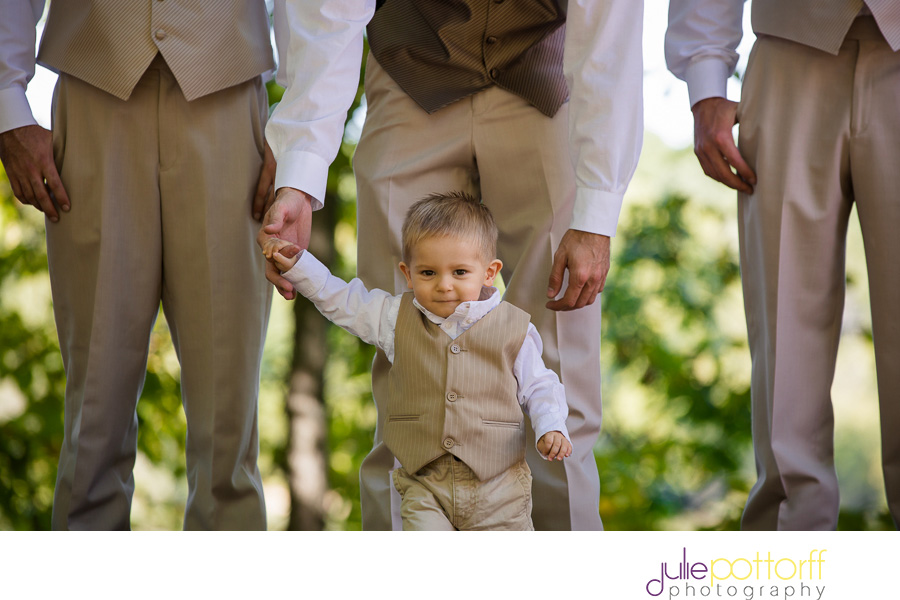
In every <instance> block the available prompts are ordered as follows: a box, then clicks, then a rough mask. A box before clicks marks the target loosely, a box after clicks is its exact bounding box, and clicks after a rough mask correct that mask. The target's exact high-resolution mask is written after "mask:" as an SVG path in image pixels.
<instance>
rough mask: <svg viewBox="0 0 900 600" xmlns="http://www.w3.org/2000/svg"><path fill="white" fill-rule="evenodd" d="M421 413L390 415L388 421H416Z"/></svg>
mask: <svg viewBox="0 0 900 600" xmlns="http://www.w3.org/2000/svg"><path fill="white" fill-rule="evenodd" d="M420 416H421V415H390V416H388V421H418V420H419V417H420Z"/></svg>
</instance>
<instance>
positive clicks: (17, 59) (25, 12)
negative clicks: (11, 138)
mask: <svg viewBox="0 0 900 600" xmlns="http://www.w3.org/2000/svg"><path fill="white" fill-rule="evenodd" d="M44 1H45V0H0V133H3V132H4V131H9V130H10V129H16V128H17V127H24V126H25V125H36V124H37V121H35V120H34V115H32V113H31V106H30V105H29V104H28V98H26V97H25V88H26V86H27V85H28V82H29V81H31V78H32V77H34V64H35V60H34V55H35V46H36V44H37V32H36V30H35V27H36V26H37V22H38V21H39V20H40V18H41V14H42V13H43V12H44Z"/></svg>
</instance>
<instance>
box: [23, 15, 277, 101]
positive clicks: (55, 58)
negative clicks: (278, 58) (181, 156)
mask: <svg viewBox="0 0 900 600" xmlns="http://www.w3.org/2000/svg"><path fill="white" fill-rule="evenodd" d="M157 52H160V53H162V56H163V58H164V59H165V60H166V63H167V64H168V65H169V68H170V69H171V70H172V73H173V74H174V75H175V79H176V80H177V81H178V85H179V86H181V90H182V92H184V96H185V98H187V99H188V100H194V99H195V98H199V97H201V96H205V95H206V94H211V93H212V92H216V91H219V90H221V89H225V88H227V87H231V86H233V85H237V84H239V83H242V82H244V81H247V80H248V79H252V78H253V77H255V76H257V75H259V74H260V73H263V72H264V71H267V70H269V69H273V68H274V66H275V63H274V60H273V58H272V46H271V43H270V42H269V21H268V15H267V14H266V5H265V2H264V0H216V1H212V0H165V1H162V2H160V1H155V0H56V1H55V2H52V3H51V4H50V14H49V16H48V17H47V26H46V27H45V29H44V35H43V37H42V38H41V47H40V51H39V52H38V62H40V63H41V64H42V65H44V66H46V67H47V68H49V69H52V70H54V71H57V72H63V73H67V74H69V75H71V76H73V77H77V78H78V79H81V80H82V81H86V82H87V83H89V84H91V85H93V86H94V87H97V88H100V89H101V90H103V91H105V92H108V93H110V94H112V95H113V96H116V97H117V98H121V99H122V100H127V99H128V97H129V96H130V95H131V91H132V90H133V89H134V86H135V85H136V84H137V82H138V80H139V79H140V78H141V76H142V75H143V74H144V71H146V70H147V67H148V66H149V65H150V62H151V61H152V60H153V58H154V57H155V56H156V54H157Z"/></svg>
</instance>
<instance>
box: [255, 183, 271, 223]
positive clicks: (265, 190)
mask: <svg viewBox="0 0 900 600" xmlns="http://www.w3.org/2000/svg"><path fill="white" fill-rule="evenodd" d="M270 188H271V185H270V184H269V183H268V181H265V178H263V177H260V178H259V183H257V184H256V194H254V196H253V205H252V207H251V212H252V213H253V218H254V219H255V220H257V221H261V220H262V216H263V215H264V214H265V208H266V200H267V198H268V196H269V189H270Z"/></svg>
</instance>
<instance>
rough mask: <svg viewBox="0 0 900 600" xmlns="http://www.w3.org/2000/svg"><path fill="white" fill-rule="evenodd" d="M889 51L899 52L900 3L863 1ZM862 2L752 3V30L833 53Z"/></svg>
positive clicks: (782, 0) (764, 0) (770, 0)
mask: <svg viewBox="0 0 900 600" xmlns="http://www.w3.org/2000/svg"><path fill="white" fill-rule="evenodd" d="M866 5H868V7H869V9H870V10H871V11H872V15H873V16H874V17H875V21H876V22H877V23H878V27H879V29H881V33H882V34H884V37H885V39H886V40H887V42H888V44H890V46H891V49H892V50H894V51H895V52H896V51H897V50H898V49H900V2H898V1H897V0H866ZM862 7H863V0H753V4H752V14H751V18H752V23H753V31H754V32H755V33H757V34H759V33H763V34H767V35H773V36H775V37H780V38H784V39H787V40H791V41H794V42H798V43H800V44H805V45H807V46H811V47H813V48H818V49H819V50H824V51H825V52H830V53H831V54H837V53H838V50H840V48H841V44H842V43H843V42H844V37H845V36H846V35H847V31H848V30H849V29H850V25H851V24H852V23H853V20H854V19H855V18H856V16H857V15H858V14H859V11H860V9H861V8H862Z"/></svg>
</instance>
